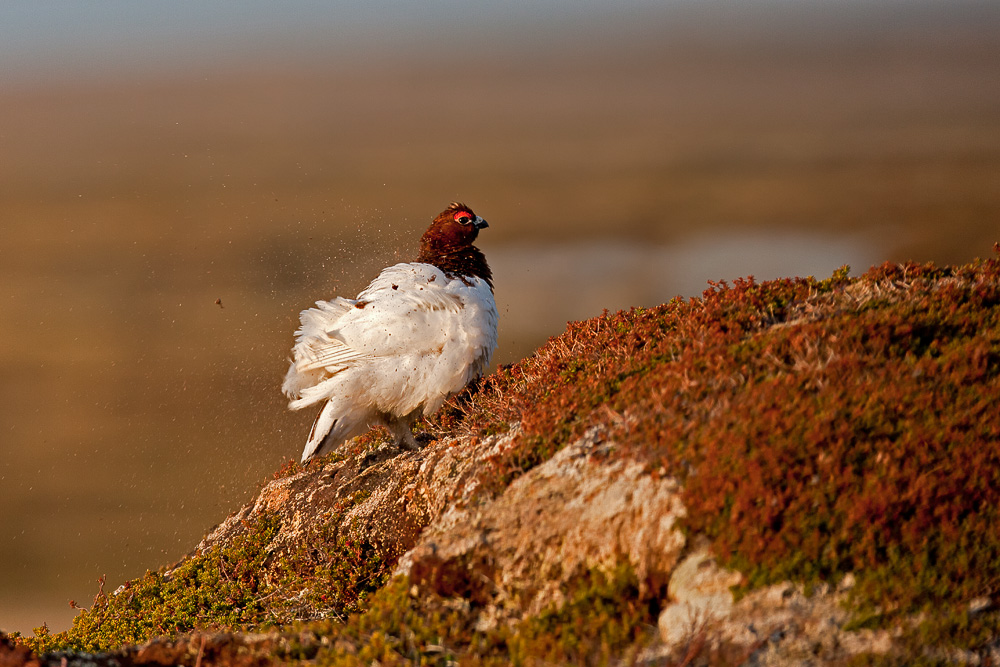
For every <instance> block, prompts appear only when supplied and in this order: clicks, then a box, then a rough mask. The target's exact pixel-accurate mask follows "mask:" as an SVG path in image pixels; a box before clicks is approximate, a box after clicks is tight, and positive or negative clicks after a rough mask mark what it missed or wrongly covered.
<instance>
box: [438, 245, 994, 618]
mask: <svg viewBox="0 0 1000 667" xmlns="http://www.w3.org/2000/svg"><path fill="white" fill-rule="evenodd" d="M998 405H1000V260H997V259H991V260H987V261H977V262H975V263H972V264H970V265H967V266H963V267H957V268H938V267H935V266H933V265H914V264H907V265H891V264H886V265H883V266H880V267H876V268H873V269H871V270H870V271H869V272H868V273H866V274H865V275H863V276H861V277H860V278H855V279H850V278H847V271H846V270H842V271H839V272H838V273H836V274H835V275H834V276H833V277H832V278H830V279H827V280H823V281H816V280H814V279H812V278H809V279H786V280H778V281H772V282H766V283H763V284H757V283H755V282H754V281H753V279H752V278H751V279H748V280H737V281H735V284H733V285H732V286H730V285H727V284H726V283H720V284H715V285H713V287H712V288H711V289H709V290H707V291H706V292H705V293H704V296H703V297H702V298H700V299H691V300H690V301H687V302H685V301H682V300H674V301H671V302H670V303H667V304H664V305H662V306H660V307H657V308H652V309H635V310H631V311H628V312H620V313H615V314H605V315H604V316H602V317H598V318H595V319H592V320H588V321H585V322H575V323H571V324H570V325H569V327H568V329H567V331H566V332H565V333H564V334H563V335H561V336H559V337H557V338H553V339H551V340H550V341H549V343H548V344H547V345H546V346H545V347H544V348H542V349H541V350H539V352H538V353H537V354H536V355H534V356H533V357H531V358H529V359H526V360H525V361H523V362H521V363H519V364H517V365H515V366H513V367H509V368H505V369H502V370H501V371H499V372H498V373H496V374H494V375H493V376H491V377H490V378H489V379H488V380H486V381H485V383H484V384H483V386H482V387H481V388H479V390H478V391H477V392H475V393H473V394H471V395H466V396H463V397H462V398H461V399H460V400H459V401H456V403H455V406H454V407H453V408H452V409H451V410H450V411H448V412H446V413H445V414H444V415H442V416H441V417H440V418H439V419H438V420H437V423H436V424H435V425H434V426H435V427H437V428H441V429H452V428H455V427H461V426H463V425H464V426H465V427H466V428H470V429H472V430H473V431H474V432H480V433H486V432H489V431H490V430H495V429H498V428H500V427H501V425H502V424H506V422H508V421H520V422H521V427H522V435H521V437H520V440H519V442H518V444H517V446H516V447H515V448H514V449H513V450H511V452H510V453H509V454H508V455H507V456H506V457H505V458H504V459H503V460H501V461H498V462H497V465H498V466H499V469H498V470H497V471H496V472H497V473H498V474H496V475H495V476H493V477H492V478H491V479H485V480H484V481H485V482H488V483H492V485H493V488H498V487H500V486H502V485H504V484H505V483H506V482H507V481H509V480H510V479H511V478H513V477H515V476H517V475H518V474H520V473H521V472H523V471H524V470H526V469H528V468H530V467H532V466H534V465H536V464H537V463H539V462H540V461H543V460H545V459H546V458H548V457H549V456H551V454H552V453H553V452H555V451H557V450H558V449H559V448H560V447H561V446H563V445H564V444H566V443H567V442H568V441H570V440H571V439H572V438H574V437H575V436H578V435H580V434H581V433H582V432H583V431H584V430H585V429H587V428H591V427H593V426H595V425H601V426H603V428H604V429H606V432H607V439H608V440H609V441H614V442H616V443H619V444H620V448H619V450H618V451H617V452H616V453H615V454H614V455H617V456H627V457H636V458H639V459H640V460H644V461H646V462H648V465H649V468H650V470H651V471H652V472H653V473H654V474H669V475H675V476H679V477H681V478H682V479H683V480H684V482H685V491H684V495H685V502H686V504H687V507H688V509H689V512H690V514H689V518H688V522H687V527H688V529H689V530H691V531H693V532H701V533H705V534H707V535H708V536H709V537H710V538H711V539H712V540H713V543H714V549H715V551H716V552H717V553H718V554H719V555H720V556H721V557H722V558H723V560H724V561H725V562H727V563H728V564H730V565H731V566H735V567H738V568H740V569H742V570H743V571H744V572H746V573H748V574H749V575H750V581H751V583H752V584H761V583H766V582H773V581H779V580H782V579H785V578H789V577H791V578H794V579H804V580H806V581H818V580H821V579H837V578H838V577H839V576H841V575H843V574H844V573H847V572H855V573H857V576H858V586H857V587H856V599H857V602H858V603H859V605H861V606H863V607H865V608H869V607H870V608H872V609H874V608H881V609H884V610H886V609H898V610H900V611H901V612H905V611H915V610H918V609H921V608H924V607H926V606H927V605H931V604H941V603H948V602H953V603H961V602H967V601H968V600H970V599H972V598H974V597H977V596H979V597H981V596H988V597H992V598H993V599H996V597H997V596H998V595H1000V533H998V531H997V530H996V526H997V525H1000V509H998V508H1000V409H998ZM460 422H464V423H460Z"/></svg>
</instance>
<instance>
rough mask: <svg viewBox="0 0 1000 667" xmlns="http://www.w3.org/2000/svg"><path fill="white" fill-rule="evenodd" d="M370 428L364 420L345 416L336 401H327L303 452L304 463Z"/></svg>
mask: <svg viewBox="0 0 1000 667" xmlns="http://www.w3.org/2000/svg"><path fill="white" fill-rule="evenodd" d="M367 428H368V424H367V423H364V420H363V419H358V418H357V417H355V416H353V415H350V414H343V412H342V406H339V405H337V404H336V403H335V402H334V401H327V402H326V404H325V405H324V406H323V409H321V410H320V411H319V414H318V415H316V420H315V421H314V422H313V425H312V429H311V430H310V431H309V439H308V440H306V446H305V449H303V450H302V463H305V462H306V461H308V460H309V459H311V458H313V457H314V456H320V455H322V454H324V453H326V452H328V451H330V450H331V449H335V448H336V447H339V446H340V445H341V444H343V443H344V441H346V440H348V439H350V438H353V437H354V436H356V435H359V434H360V433H361V432H362V431H364V430H365V429H367Z"/></svg>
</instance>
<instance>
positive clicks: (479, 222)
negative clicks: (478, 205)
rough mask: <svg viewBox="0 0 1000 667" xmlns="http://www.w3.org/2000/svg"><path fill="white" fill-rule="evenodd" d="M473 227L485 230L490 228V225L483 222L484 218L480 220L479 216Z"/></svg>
mask: <svg viewBox="0 0 1000 667" xmlns="http://www.w3.org/2000/svg"><path fill="white" fill-rule="evenodd" d="M472 226H473V227H475V228H476V229H485V228H486V227H489V226H490V225H489V223H488V222H486V221H485V220H483V219H482V218H480V217H479V216H478V215H477V216H476V220H475V222H473V223H472Z"/></svg>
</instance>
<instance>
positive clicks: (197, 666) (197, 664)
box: [194, 635, 205, 667]
mask: <svg viewBox="0 0 1000 667" xmlns="http://www.w3.org/2000/svg"><path fill="white" fill-rule="evenodd" d="M203 655H205V635H202V636H201V646H199V647H198V657H197V658H195V661H194V667H201V656H203Z"/></svg>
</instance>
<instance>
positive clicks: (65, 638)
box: [23, 498, 398, 653]
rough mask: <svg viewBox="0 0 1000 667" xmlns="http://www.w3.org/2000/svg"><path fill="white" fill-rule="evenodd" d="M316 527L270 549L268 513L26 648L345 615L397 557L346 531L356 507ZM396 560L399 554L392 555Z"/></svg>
mask: <svg viewBox="0 0 1000 667" xmlns="http://www.w3.org/2000/svg"><path fill="white" fill-rule="evenodd" d="M358 500H359V499H358V498H354V499H352V501H351V502H345V503H343V504H342V505H341V506H340V507H339V508H337V509H338V511H337V512H334V513H331V514H330V515H328V516H326V517H324V520H323V521H318V522H317V526H316V527H315V528H314V529H312V530H311V531H310V532H309V533H308V534H307V535H305V536H304V538H303V541H302V543H301V544H300V545H299V546H298V548H296V549H294V550H287V551H282V552H273V551H271V549H270V546H271V543H272V538H273V537H274V535H275V534H276V533H277V531H278V529H279V528H280V523H279V521H278V519H277V518H276V517H275V516H273V515H265V516H263V517H262V518H261V519H260V520H259V521H258V522H256V523H255V524H254V525H250V526H246V528H247V531H246V532H245V533H244V534H242V535H239V536H238V537H236V538H235V539H233V540H232V542H230V543H229V544H226V545H225V546H222V547H217V548H214V549H211V550H209V551H206V552H204V553H196V554H194V555H192V556H190V557H187V558H185V559H184V560H182V561H181V562H180V563H178V564H177V565H176V566H174V567H173V568H169V569H168V568H162V569H161V570H159V571H157V572H147V573H146V574H145V575H144V576H143V577H141V578H139V579H135V580H133V581H129V582H126V583H125V584H124V585H123V586H122V587H121V588H120V589H119V590H116V591H114V592H113V593H110V594H108V593H106V592H104V591H103V587H102V590H101V592H100V593H99V594H98V595H97V597H96V598H95V599H94V602H93V605H92V606H91V607H90V608H89V609H83V610H81V613H80V614H78V615H77V617H76V618H75V619H74V621H73V626H72V627H71V628H70V629H69V630H68V631H66V632H63V633H59V634H55V635H52V634H50V633H48V631H47V630H46V629H45V628H44V627H43V628H39V629H36V631H35V636H34V637H31V638H25V639H24V640H23V641H24V642H25V643H26V644H28V645H29V646H30V647H31V648H32V649H33V650H35V651H36V652H38V653H45V652H49V651H54V650H72V651H86V652H94V651H109V650H113V649H116V648H119V647H121V646H123V645H128V644H140V643H142V642H145V641H148V640H149V639H152V638H154V637H160V636H168V637H176V636H178V635H181V634H183V633H186V632H191V631H193V630H201V631H206V630H260V629H263V628H274V627H278V626H281V625H284V624H287V623H289V622H291V621H293V620H296V619H303V618H317V617H334V618H341V619H343V618H346V617H347V616H348V614H350V613H351V612H355V611H358V610H359V609H361V608H363V607H364V601H365V598H366V597H367V596H369V595H370V594H371V593H373V592H375V591H376V590H378V589H379V588H381V587H382V586H383V585H384V584H385V583H386V581H388V577H389V571H390V568H391V564H392V563H394V562H395V560H396V558H393V557H387V555H386V554H380V553H378V552H377V551H376V550H375V549H374V548H373V547H372V546H371V545H370V544H367V543H365V542H360V541H358V540H356V539H354V538H352V537H351V531H347V530H344V527H345V526H344V524H343V517H344V514H345V513H346V511H347V509H348V508H349V507H350V505H351V503H352V502H356V501H358ZM397 557H398V555H397Z"/></svg>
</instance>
